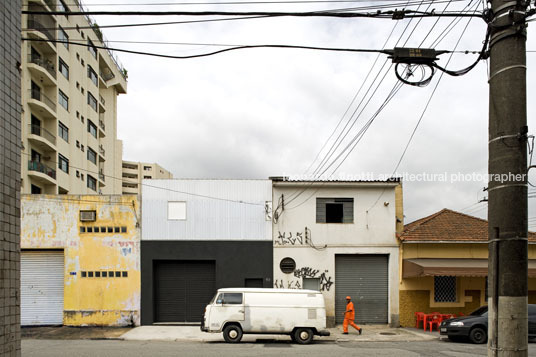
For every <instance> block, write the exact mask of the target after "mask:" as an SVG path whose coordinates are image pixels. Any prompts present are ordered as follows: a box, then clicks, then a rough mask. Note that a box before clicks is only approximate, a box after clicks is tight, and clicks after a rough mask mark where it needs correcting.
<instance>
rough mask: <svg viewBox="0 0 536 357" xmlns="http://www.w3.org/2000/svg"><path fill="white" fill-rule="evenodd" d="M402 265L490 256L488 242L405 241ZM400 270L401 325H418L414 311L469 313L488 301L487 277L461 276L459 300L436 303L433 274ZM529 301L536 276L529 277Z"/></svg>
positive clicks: (535, 296)
mask: <svg viewBox="0 0 536 357" xmlns="http://www.w3.org/2000/svg"><path fill="white" fill-rule="evenodd" d="M528 256H529V259H536V246H535V245H533V244H531V245H529V252H528ZM400 257H401V258H400V260H399V262H400V264H401V267H402V262H403V260H404V259H415V258H465V259H487V258H488V245H487V244H485V243H402V244H401V247H400ZM402 274H403V272H402V268H401V269H400V290H399V291H400V294H399V305H400V325H401V326H404V327H408V326H415V316H414V314H415V312H424V313H430V312H441V313H460V312H461V313H464V314H468V313H470V312H471V311H473V310H475V309H476V308H477V307H479V306H481V305H484V304H486V303H487V301H486V299H485V292H486V286H485V284H486V279H485V278H484V277H459V278H458V279H457V286H458V294H457V295H458V301H457V302H453V303H434V301H433V294H434V279H433V277H421V278H407V279H402ZM528 283H529V290H530V291H529V302H531V301H535V302H536V279H533V278H530V279H529V282H528Z"/></svg>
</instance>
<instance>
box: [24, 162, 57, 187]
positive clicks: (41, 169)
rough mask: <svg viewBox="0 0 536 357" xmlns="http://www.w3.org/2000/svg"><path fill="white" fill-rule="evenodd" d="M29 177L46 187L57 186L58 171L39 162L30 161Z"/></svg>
mask: <svg viewBox="0 0 536 357" xmlns="http://www.w3.org/2000/svg"><path fill="white" fill-rule="evenodd" d="M28 176H30V177H31V178H32V179H34V180H35V181H37V182H39V183H42V184H44V185H55V184H56V170H54V169H52V168H50V167H48V166H47V165H45V164H43V163H42V162H39V161H33V160H29V161H28Z"/></svg>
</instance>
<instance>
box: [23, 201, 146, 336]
mask: <svg viewBox="0 0 536 357" xmlns="http://www.w3.org/2000/svg"><path fill="white" fill-rule="evenodd" d="M81 210H90V211H91V210H94V211H96V216H97V218H96V221H95V222H81V221H80V211H81ZM21 213H22V224H21V249H51V248H54V249H58V248H61V249H63V251H64V257H65V262H64V263H65V272H64V314H63V322H64V324H65V325H71V326H86V325H98V326H125V325H131V324H136V325H138V324H139V315H140V314H139V309H140V228H139V223H138V219H140V208H139V202H138V199H137V196H135V195H128V196H118V195H117V196H116V195H111V196H110V195H84V196H74V195H23V196H22V204H21ZM95 226H98V227H99V228H100V227H114V230H115V227H126V232H125V233H120V232H117V233H116V232H113V233H112V232H110V233H108V232H106V233H101V232H100V229H99V233H94V232H92V233H81V227H85V228H86V229H87V227H95ZM82 272H93V273H94V274H95V272H99V274H101V275H102V272H106V273H107V274H106V275H109V274H110V272H114V273H113V274H114V277H91V278H90V277H85V278H84V277H82ZM115 272H120V274H123V273H124V272H126V273H125V274H126V275H127V276H126V277H115ZM86 274H87V273H86Z"/></svg>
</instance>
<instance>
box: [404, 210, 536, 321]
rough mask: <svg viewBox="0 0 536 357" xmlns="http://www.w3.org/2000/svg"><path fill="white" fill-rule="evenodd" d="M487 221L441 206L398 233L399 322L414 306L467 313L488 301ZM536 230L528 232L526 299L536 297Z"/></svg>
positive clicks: (406, 318)
mask: <svg viewBox="0 0 536 357" xmlns="http://www.w3.org/2000/svg"><path fill="white" fill-rule="evenodd" d="M487 239H488V222H487V221H485V220H483V219H480V218H476V217H472V216H468V215H465V214H463V213H459V212H455V211H451V210H448V209H443V210H441V211H439V212H437V213H435V214H433V215H431V216H428V217H425V218H422V219H419V220H417V221H415V222H412V223H410V224H407V225H406V226H405V229H404V232H403V233H402V235H401V236H400V264H401V267H402V269H401V270H400V272H401V276H400V301H399V304H400V325H401V326H404V327H409V326H415V316H414V313H415V312H424V313H430V312H436V311H437V312H441V313H456V314H457V313H464V314H468V313H470V312H471V311H473V310H475V309H476V308H477V307H479V306H481V305H485V304H487V287H486V285H487V284H486V282H487V275H488V243H487ZM535 243H536V235H535V234H533V233H531V234H529V303H536V245H535Z"/></svg>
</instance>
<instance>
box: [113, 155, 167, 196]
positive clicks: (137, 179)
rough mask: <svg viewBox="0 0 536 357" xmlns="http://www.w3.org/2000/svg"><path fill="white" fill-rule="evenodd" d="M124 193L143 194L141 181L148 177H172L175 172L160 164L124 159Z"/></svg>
mask: <svg viewBox="0 0 536 357" xmlns="http://www.w3.org/2000/svg"><path fill="white" fill-rule="evenodd" d="M122 177H123V181H122V186H123V194H125V195H139V194H141V182H142V180H146V179H171V178H173V174H172V173H171V172H169V171H168V170H166V169H164V168H163V167H162V166H160V165H158V164H150V163H146V162H133V161H123V174H122Z"/></svg>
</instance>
